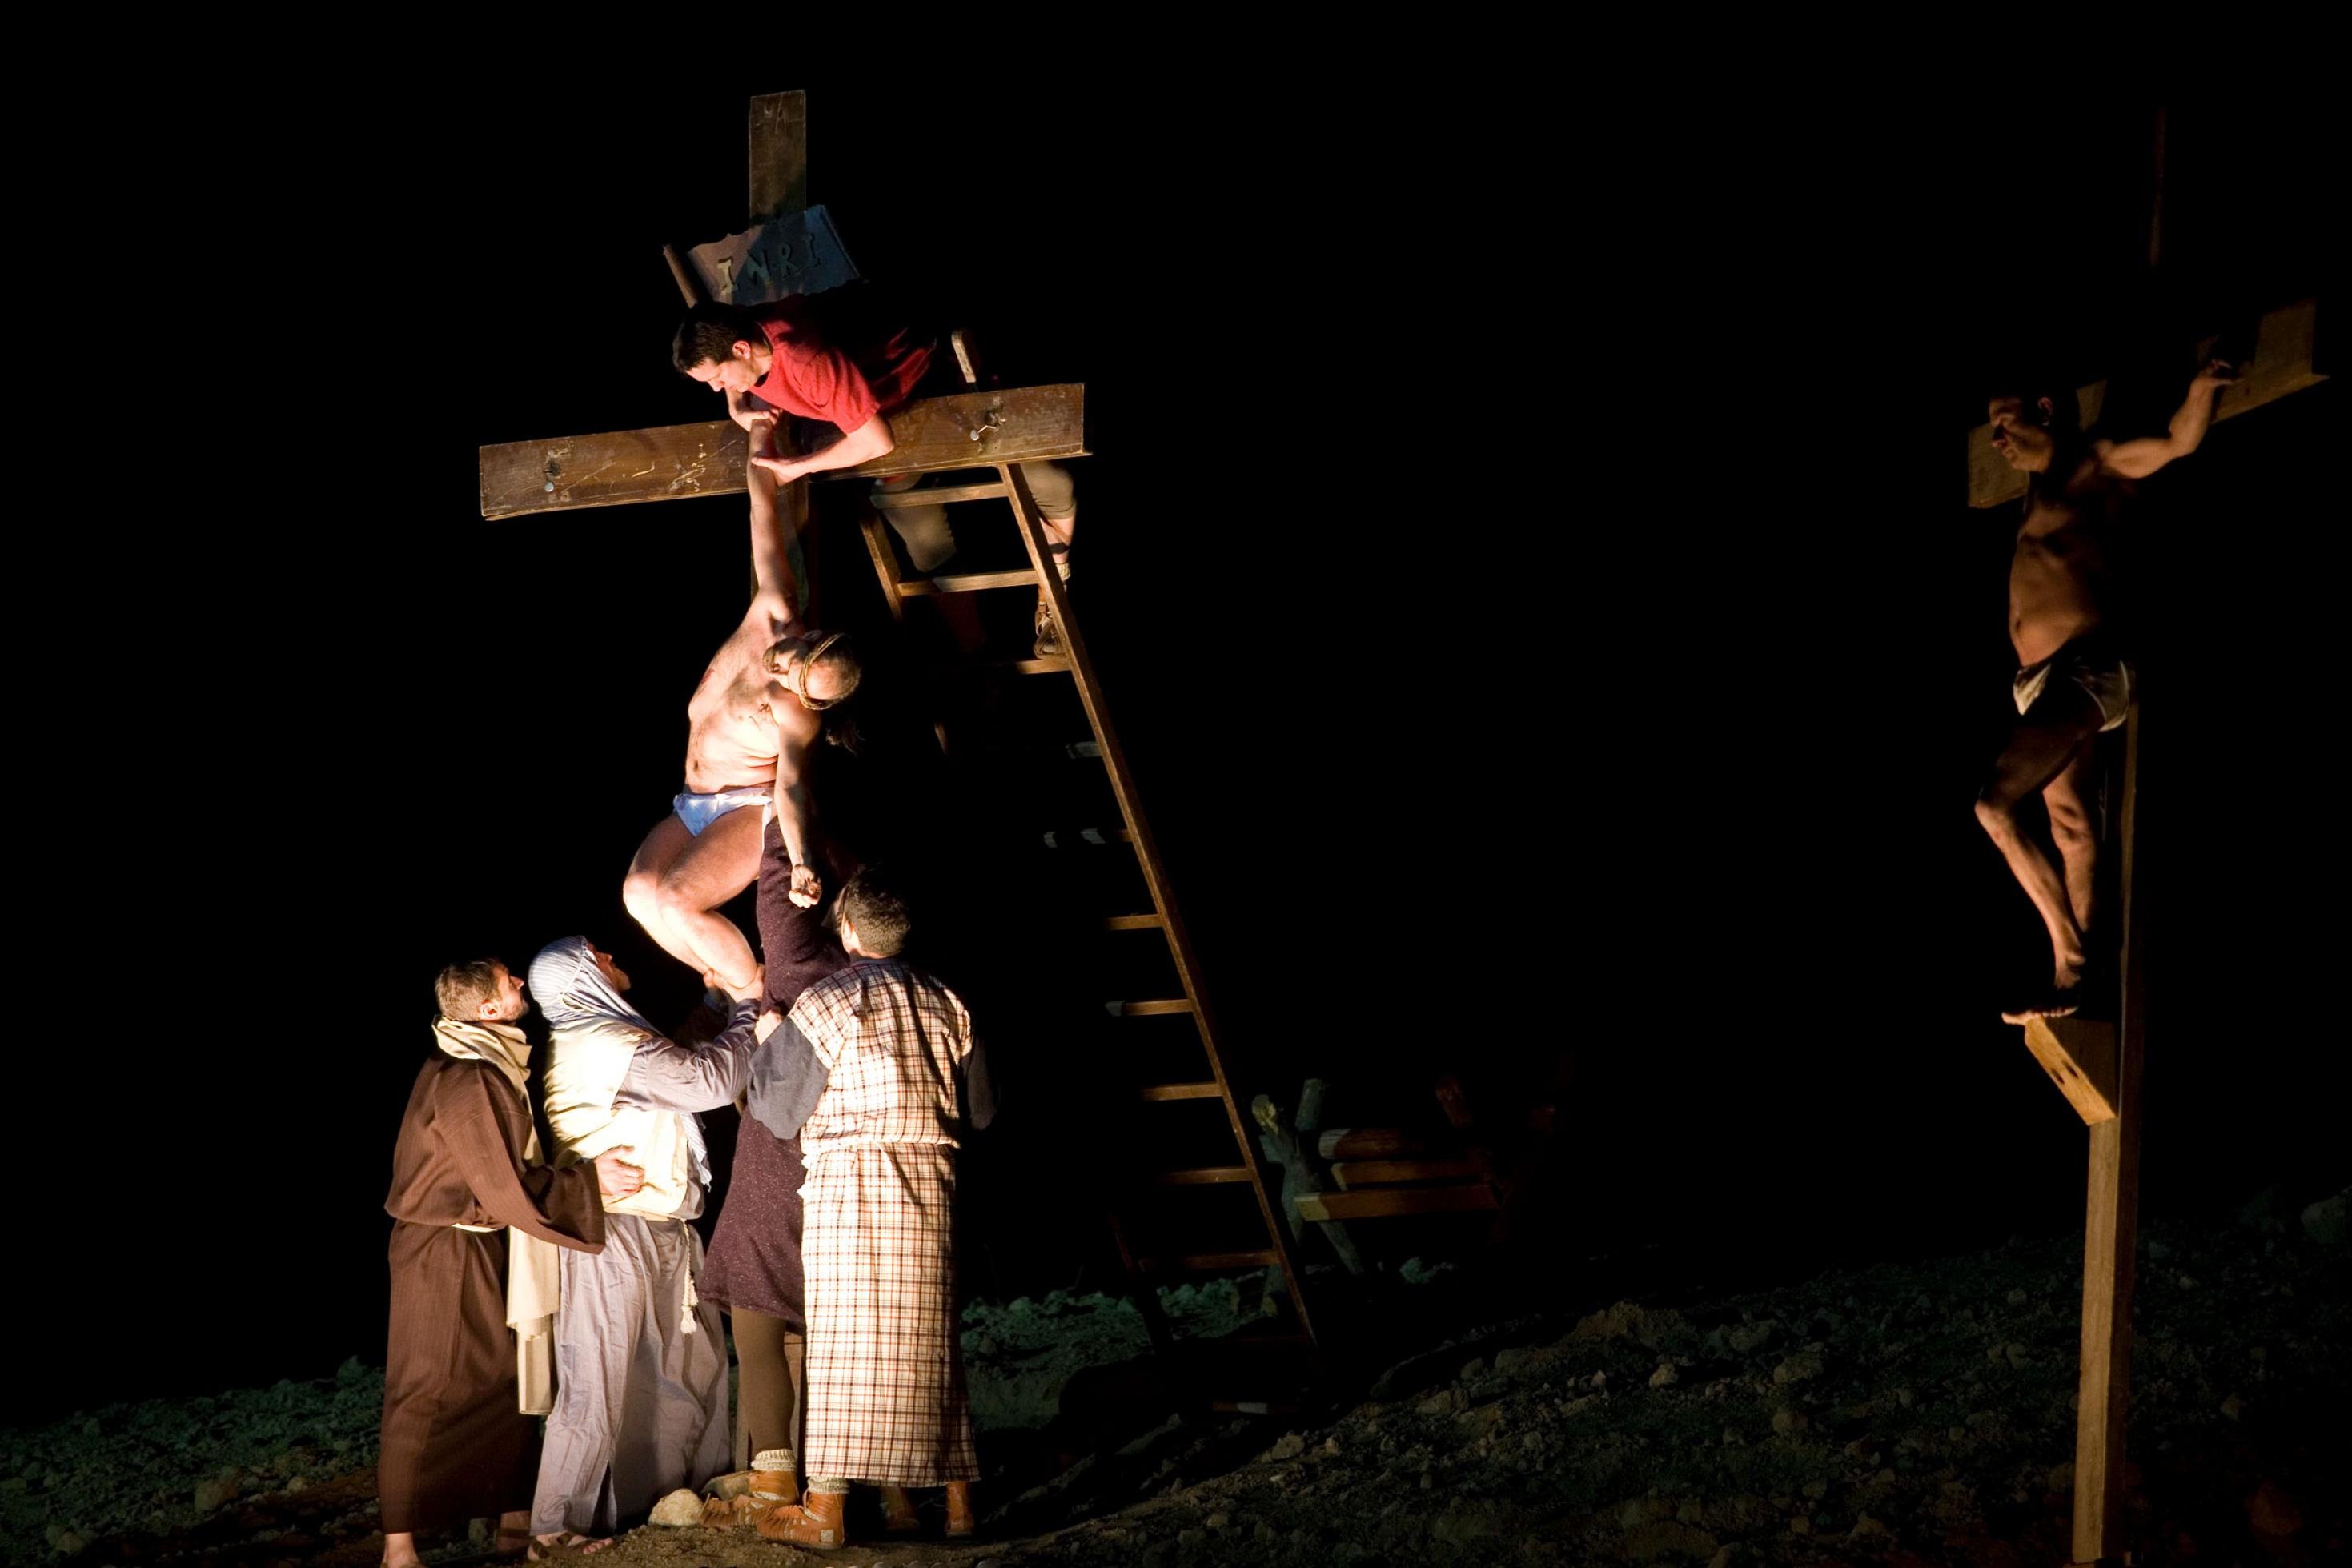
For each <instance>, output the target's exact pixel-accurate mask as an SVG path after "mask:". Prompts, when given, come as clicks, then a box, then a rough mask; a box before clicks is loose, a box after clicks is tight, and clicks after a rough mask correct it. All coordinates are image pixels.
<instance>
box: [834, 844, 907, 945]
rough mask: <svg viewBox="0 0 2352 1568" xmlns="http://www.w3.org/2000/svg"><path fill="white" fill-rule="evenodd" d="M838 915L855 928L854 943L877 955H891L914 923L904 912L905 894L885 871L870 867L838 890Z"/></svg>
mask: <svg viewBox="0 0 2352 1568" xmlns="http://www.w3.org/2000/svg"><path fill="white" fill-rule="evenodd" d="M839 917H840V918H841V919H842V920H844V921H846V922H847V923H848V924H850V925H854V926H856V928H857V945H858V946H861V947H863V948H865V949H866V951H867V952H869V953H871V954H873V955H874V956H876V957H877V958H888V957H893V956H896V955H897V954H898V950H899V949H900V948H902V947H904V946H906V945H907V933H908V931H910V930H912V929H913V928H914V924H915V923H914V921H913V920H912V919H911V918H910V917H909V916H908V914H907V899H906V895H905V894H902V893H901V892H899V890H898V885H897V884H896V883H894V882H892V881H891V880H890V878H889V877H888V875H887V873H883V874H877V873H875V872H874V871H873V869H872V868H870V867H869V868H867V869H866V870H864V871H861V872H859V873H857V874H856V876H853V877H851V878H850V879H849V885H848V886H846V887H845V888H843V889H842V890H841V907H840V911H839Z"/></svg>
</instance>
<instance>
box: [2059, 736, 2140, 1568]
mask: <svg viewBox="0 0 2352 1568" xmlns="http://www.w3.org/2000/svg"><path fill="white" fill-rule="evenodd" d="M2139 729H2140V704H2139V698H2138V694H2137V692H2135V693H2134V694H2133V699H2132V704H2131V712H2130V716H2129V717H2128V719H2127V720H2126V737H2125V743H2124V787H2123V811H2122V817H2123V824H2122V828H2123V831H2122V839H2123V878H2122V888H2121V892H2122V899H2121V903H2122V904H2123V921H2124V929H2123V975H2124V994H2123V1027H2122V1029H2121V1030H2120V1038H2119V1040H2118V1041H2117V1056H2116V1093H2115V1104H2116V1113H2115V1115H2114V1116H2112V1117H2111V1118H2109V1119H2108V1120H2106V1121H2105V1122H2102V1123H2100V1124H2098V1125H2096V1126H2095V1127H2093V1128H2092V1129H2091V1130H2090V1145H2091V1148H2090V1161H2089V1181H2088V1184H2087V1187H2088V1190H2087V1193H2086V1198H2085V1203H2084V1224H2083V1342H2082V1343H2083V1352H2082V1354H2083V1361H2082V1372H2081V1381H2080V1383H2079V1384H2078V1385H2077V1390H2076V1400H2077V1403H2076V1415H2075V1428H2074V1559H2075V1561H2076V1562H2078V1563H2096V1562H2100V1561H2103V1560H2120V1559H2121V1557H2122V1556H2123V1553H2124V1551H2125V1542H2124V1535H2123V1524H2124V1502H2125V1498H2124V1427H2125V1417H2126V1415H2127V1413H2128V1410H2129V1406H2130V1403H2131V1349H2132V1289H2133V1286H2134V1284H2135V1282H2136V1281H2135V1270H2134V1260H2135V1254H2136V1253H2137V1249H2138V1238H2139V1134H2140V1072H2141V1066H2142V1063H2143V1061H2144V1060H2145V1051H2146V1043H2147V1041H2146V1033H2147V931H2146V929H2145V927H2144V925H2143V922H2142V911H2143V909H2144V907H2145V905H2144V902H2143V900H2142V899H2141V898H2140V895H2139V894H2140V890H2139V884H2138V879H2137V873H2138V870H2139V867H2138V866H2137V865H2136V864H2135V857H2136V852H2137V835H2138V829H2139V823H2138V816H2139V738H2140V737H2139Z"/></svg>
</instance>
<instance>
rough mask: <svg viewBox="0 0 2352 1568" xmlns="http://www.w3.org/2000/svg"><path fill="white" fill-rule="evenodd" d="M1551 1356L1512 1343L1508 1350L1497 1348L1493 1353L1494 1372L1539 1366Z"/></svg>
mask: <svg viewBox="0 0 2352 1568" xmlns="http://www.w3.org/2000/svg"><path fill="white" fill-rule="evenodd" d="M1550 1359H1551V1357H1550V1356H1549V1354H1546V1353H1544V1352H1542V1351H1536V1350H1528V1349H1527V1348H1526V1347H1524V1346H1520V1345H1514V1346H1512V1347H1511V1348H1510V1349H1509V1350H1498V1351H1496V1353H1495V1370H1496V1372H1520V1371H1525V1370H1528V1369H1531V1368H1534V1367H1538V1366H1541V1365H1542V1364H1544V1363H1545V1362H1547V1361H1549V1360H1550Z"/></svg>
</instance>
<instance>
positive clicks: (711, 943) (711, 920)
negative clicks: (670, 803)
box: [654, 807, 760, 986]
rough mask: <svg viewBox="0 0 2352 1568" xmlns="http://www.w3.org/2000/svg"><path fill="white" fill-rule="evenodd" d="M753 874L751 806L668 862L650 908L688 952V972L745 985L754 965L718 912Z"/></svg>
mask: <svg viewBox="0 0 2352 1568" xmlns="http://www.w3.org/2000/svg"><path fill="white" fill-rule="evenodd" d="M679 826H680V828H681V829H682V828H683V827H684V826H685V824H684V823H680V824H679ZM759 875H760V812H759V810H757V809H756V808H751V807H746V808H742V809H740V810H733V811H730V812H728V813H727V814H726V815H725V816H723V817H721V818H719V820H718V821H715V822H713V823H711V824H710V826H709V827H707V828H705V829H703V830H702V834H701V836H700V837H699V838H695V839H691V840H689V841H688V843H687V846H686V848H685V849H683V850H681V851H680V852H678V854H677V858H676V859H674V860H672V861H671V862H670V863H669V867H668V869H667V871H665V872H664V873H662V876H661V881H660V883H658V884H657V885H656V887H655V889H654V904H655V906H656V910H657V912H658V914H659V917H660V919H661V921H662V923H663V924H664V925H666V926H667V927H668V929H669V931H670V932H671V934H672V935H674V936H677V938H678V939H679V941H680V942H682V943H683V944H684V945H685V946H686V947H687V948H688V950H689V951H690V952H691V953H692V955H693V956H692V957H690V958H688V959H687V963H688V967H692V968H694V969H696V970H698V971H702V972H707V973H709V974H714V975H717V976H718V977H719V980H720V981H721V983H723V984H725V985H729V986H741V985H746V984H749V983H750V981H751V977H752V975H753V974H754V973H756V972H757V970H758V968H759V966H760V961H759V959H757V958H756V957H754V956H752V954H751V943H750V942H748V941H746V940H745V939H744V936H743V933H741V932H740V931H738V930H737V929H736V928H735V923H734V922H733V921H731V920H729V919H728V918H727V917H726V916H725V915H720V914H719V913H718V910H719V905H721V904H725V903H726V902H727V901H728V900H729V899H731V898H733V897H734V896H735V895H736V894H740V893H741V892H742V891H743V890H744V889H745V888H747V887H749V886H751V883H753V882H755V881H757V880H758V879H759Z"/></svg>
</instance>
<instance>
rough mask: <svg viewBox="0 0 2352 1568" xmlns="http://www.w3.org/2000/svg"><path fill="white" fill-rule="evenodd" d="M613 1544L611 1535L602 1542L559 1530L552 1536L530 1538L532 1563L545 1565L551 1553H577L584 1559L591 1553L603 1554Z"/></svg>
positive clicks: (576, 1532) (569, 1531)
mask: <svg viewBox="0 0 2352 1568" xmlns="http://www.w3.org/2000/svg"><path fill="white" fill-rule="evenodd" d="M612 1544H613V1538H612V1537H611V1536H609V1535H608V1536H605V1537H604V1539H603V1540H601V1541H600V1540H598V1539H596V1538H594V1537H593V1536H587V1535H582V1534H580V1533H579V1532H578V1531H571V1530H559V1531H556V1532H555V1533H554V1534H552V1535H534V1536H532V1537H531V1538H530V1561H531V1562H533V1563H544V1562H546V1561H547V1559H548V1555H549V1554H550V1553H551V1552H579V1553H580V1554H581V1555H582V1556H583V1557H584V1556H586V1555H587V1554H588V1553H589V1552H602V1551H604V1548H606V1547H607V1546H610V1545H612Z"/></svg>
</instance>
